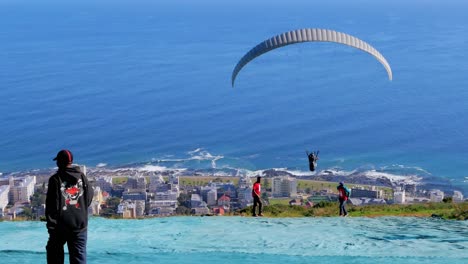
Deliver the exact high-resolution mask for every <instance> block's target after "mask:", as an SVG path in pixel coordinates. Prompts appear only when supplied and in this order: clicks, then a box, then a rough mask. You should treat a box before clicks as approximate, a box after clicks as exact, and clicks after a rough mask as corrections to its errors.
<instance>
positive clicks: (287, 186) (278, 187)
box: [272, 177, 297, 197]
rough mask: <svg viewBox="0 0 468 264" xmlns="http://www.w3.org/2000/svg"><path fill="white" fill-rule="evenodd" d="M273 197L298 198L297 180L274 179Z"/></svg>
mask: <svg viewBox="0 0 468 264" xmlns="http://www.w3.org/2000/svg"><path fill="white" fill-rule="evenodd" d="M272 191H273V197H296V196H297V180H296V178H292V177H275V178H273V188H272Z"/></svg>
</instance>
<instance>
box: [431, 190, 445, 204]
mask: <svg viewBox="0 0 468 264" xmlns="http://www.w3.org/2000/svg"><path fill="white" fill-rule="evenodd" d="M430 197H431V202H435V203H439V202H442V200H443V199H444V192H443V191H441V190H432V191H431V194H430Z"/></svg>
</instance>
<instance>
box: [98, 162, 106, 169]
mask: <svg viewBox="0 0 468 264" xmlns="http://www.w3.org/2000/svg"><path fill="white" fill-rule="evenodd" d="M106 166H107V163H98V164H97V165H96V168H102V167H106Z"/></svg>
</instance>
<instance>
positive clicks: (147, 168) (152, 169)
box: [138, 165, 186, 172]
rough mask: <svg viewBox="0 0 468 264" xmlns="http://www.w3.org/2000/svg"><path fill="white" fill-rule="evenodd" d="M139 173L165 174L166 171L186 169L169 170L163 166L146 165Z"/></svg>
mask: <svg viewBox="0 0 468 264" xmlns="http://www.w3.org/2000/svg"><path fill="white" fill-rule="evenodd" d="M138 170H139V171H148V172H165V171H184V170H186V169H169V168H167V167H163V166H157V165H145V166H143V167H140V168H138Z"/></svg>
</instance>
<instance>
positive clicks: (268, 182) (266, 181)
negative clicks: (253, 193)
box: [263, 178, 270, 190]
mask: <svg viewBox="0 0 468 264" xmlns="http://www.w3.org/2000/svg"><path fill="white" fill-rule="evenodd" d="M263 188H265V190H268V189H269V188H270V181H269V180H268V179H267V178H263Z"/></svg>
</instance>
